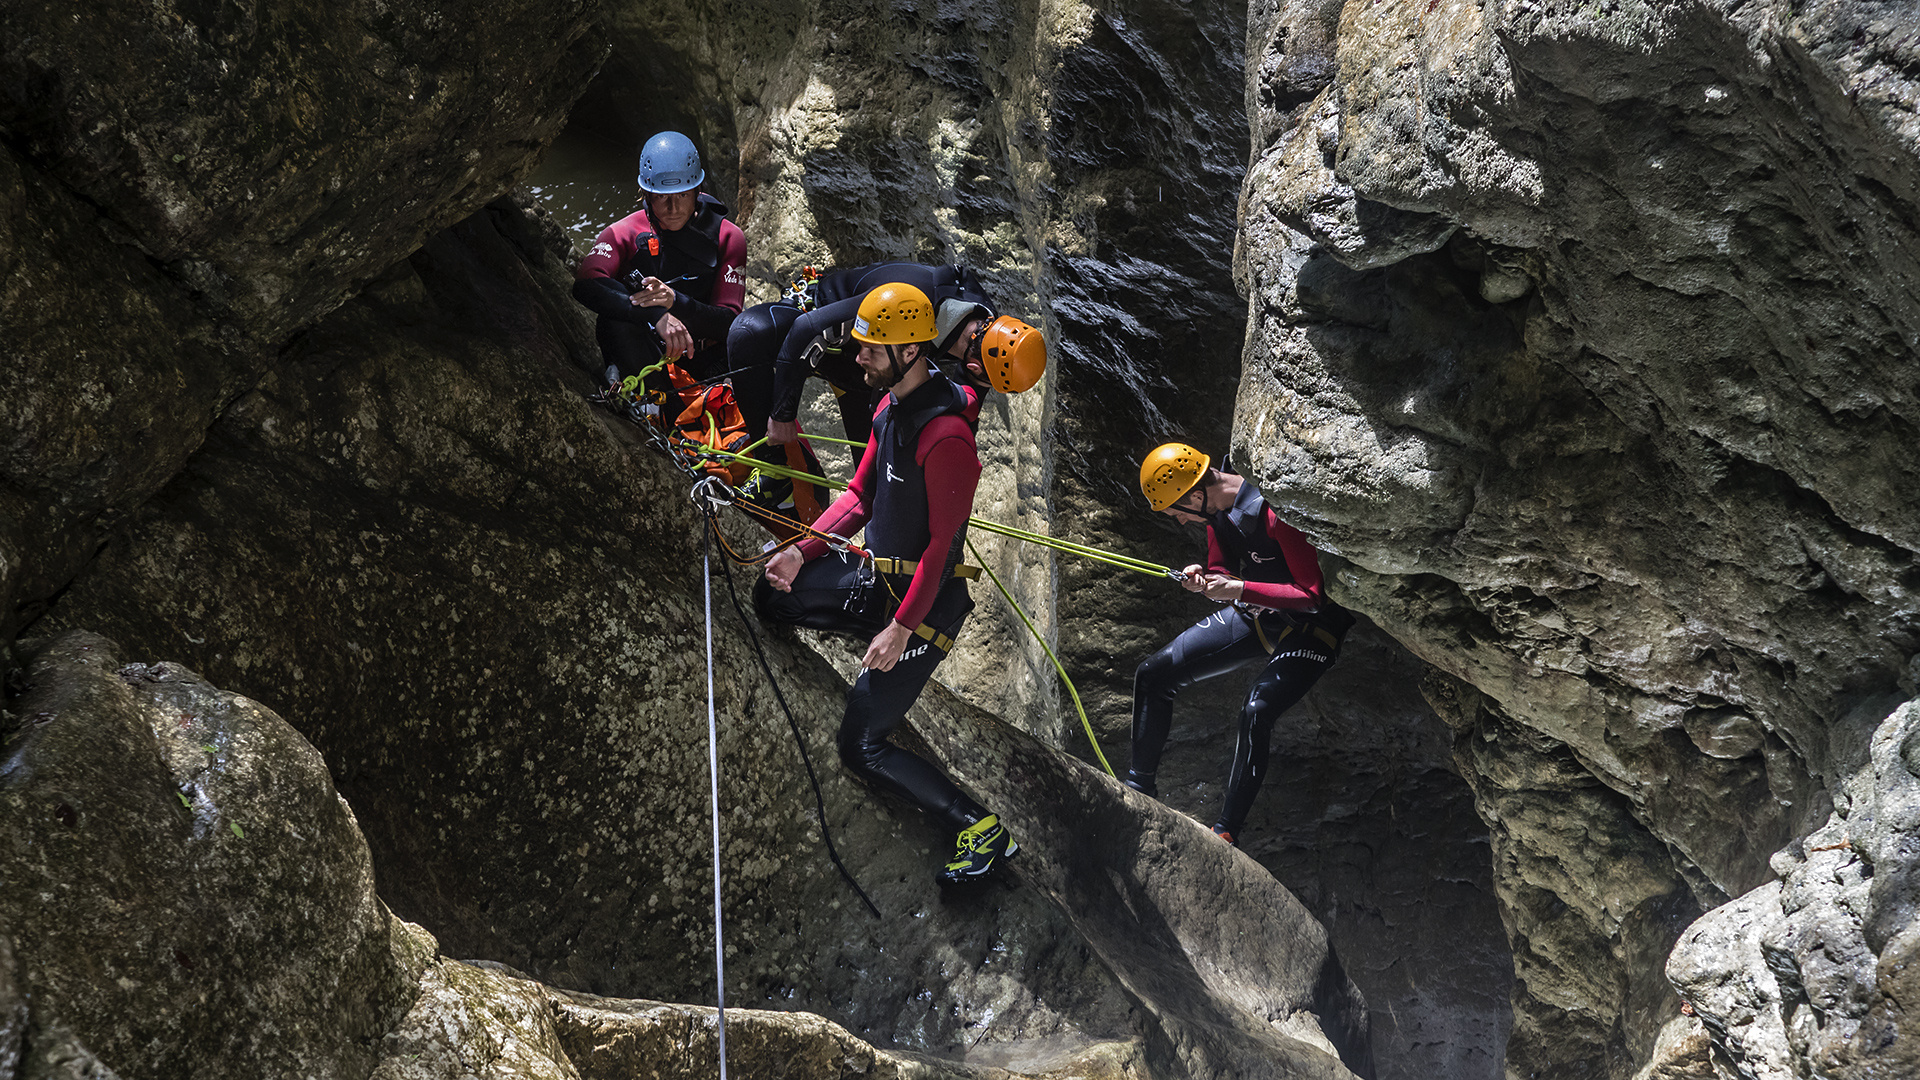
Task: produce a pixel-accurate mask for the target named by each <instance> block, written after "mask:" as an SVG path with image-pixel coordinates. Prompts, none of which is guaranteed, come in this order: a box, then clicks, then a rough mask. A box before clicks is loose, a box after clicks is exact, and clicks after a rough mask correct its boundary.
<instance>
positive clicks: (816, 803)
mask: <svg viewBox="0 0 1920 1080" xmlns="http://www.w3.org/2000/svg"><path fill="white" fill-rule="evenodd" d="M701 512H702V513H704V514H705V515H706V518H707V532H708V536H707V543H709V544H711V543H712V542H713V534H714V533H717V532H719V530H720V522H719V520H718V519H717V518H716V517H715V515H714V512H713V508H712V507H710V506H706V505H702V507H701ZM720 576H721V577H723V578H725V579H726V582H727V599H729V600H731V601H733V610H734V611H735V612H736V613H737V614H738V615H739V616H740V624H741V625H742V626H745V627H746V628H747V640H749V641H751V642H753V655H754V656H755V658H757V659H758V660H759V661H760V671H761V672H762V673H763V674H764V675H766V677H767V685H768V686H771V687H773V696H774V700H776V701H778V702H779V703H780V711H781V712H783V713H785V714H786V716H787V729H788V730H789V731H792V732H793V744H794V745H795V746H797V747H799V748H800V763H801V764H803V765H805V766H806V767H807V782H808V783H810V784H812V785H813V808H814V811H815V812H816V813H817V814H819V815H820V838H821V839H822V840H824V841H826V845H827V858H829V859H832V860H833V867H834V869H836V870H838V871H840V876H841V877H842V878H845V879H846V882H847V885H848V887H849V888H851V889H852V890H853V891H854V892H855V893H857V894H858V895H859V897H860V899H861V901H862V902H863V903H865V904H866V905H867V910H868V911H871V912H873V917H874V918H876V919H878V918H880V909H879V908H877V907H875V906H873V900H872V899H871V898H870V897H868V896H867V891H866V890H865V889H862V888H861V887H860V883H859V882H857V881H855V880H854V879H853V874H852V872H851V871H849V870H848V869H847V864H846V863H843V862H841V861H840V852H838V851H837V850H835V849H834V846H833V833H832V832H831V831H830V830H829V829H828V828H827V800H826V797H825V796H824V795H822V794H821V793H820V777H819V776H818V775H816V774H815V773H814V771H813V758H812V757H810V756H809V755H808V754H807V740H806V739H805V738H804V737H803V736H802V735H801V734H800V724H799V722H798V721H796V720H794V718H793V710H792V709H791V708H789V707H788V706H787V695H785V694H783V693H781V692H780V684H779V683H778V682H777V681H775V680H774V677H773V666H772V665H771V664H768V663H767V652H766V650H765V649H764V648H762V647H761V645H760V632H759V631H757V630H755V629H754V628H753V620H752V619H749V618H748V617H747V609H746V608H745V607H743V606H741V604H740V593H739V590H737V589H735V588H734V585H733V567H732V566H730V565H728V560H726V559H721V560H720Z"/></svg>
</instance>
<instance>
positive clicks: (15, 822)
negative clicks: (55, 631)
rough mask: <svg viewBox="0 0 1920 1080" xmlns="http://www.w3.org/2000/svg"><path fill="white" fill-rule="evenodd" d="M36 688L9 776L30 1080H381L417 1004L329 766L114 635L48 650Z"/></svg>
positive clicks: (12, 924) (75, 637) (9, 877)
mask: <svg viewBox="0 0 1920 1080" xmlns="http://www.w3.org/2000/svg"><path fill="white" fill-rule="evenodd" d="M27 678H28V680H29V682H30V683H31V689H30V690H28V691H27V692H26V694H25V695H24V696H23V697H21V698H20V699H19V700H18V702H17V706H18V713H17V715H18V716H19V719H20V726H19V729H18V730H17V731H15V732H14V733H13V734H12V735H11V737H10V738H8V740H7V743H6V748H5V754H6V757H5V771H4V774H0V806H3V808H4V812H3V813H0V823H4V824H0V853H3V855H0V857H4V860H5V863H4V873H0V924H4V925H5V926H6V927H8V934H9V936H10V937H11V939H12V946H13V949H12V952H13V955H12V961H13V962H12V964H11V965H6V967H10V968H11V980H12V981H13V983H14V984H15V985H16V986H17V987H18V988H19V989H18V990H17V991H16V993H17V994H18V995H19V998H16V999H15V1000H16V1001H18V1000H20V999H21V998H24V1000H25V1002H26V1004H25V1005H24V1006H22V1005H18V1004H16V1005H14V1006H12V1007H11V1009H10V1013H11V1016H12V1019H11V1020H10V1021H9V1025H8V1027H9V1029H10V1030H12V1031H13V1032H14V1035H13V1036H12V1039H13V1043H14V1047H15V1050H14V1054H15V1055H16V1056H17V1054H18V1053H19V1048H20V1046H21V1041H22V1040H21V1038H20V1036H19V1034H18V1031H19V1028H18V1025H19V1023H20V1021H21V1019H22V1013H24V1014H25V1019H26V1022H27V1024H28V1027H27V1031H28V1034H27V1035H26V1037H25V1039H24V1043H25V1049H26V1051H27V1053H28V1058H27V1060H26V1061H25V1063H24V1074H23V1075H25V1076H29V1077H38V1076H42V1075H51V1076H67V1075H74V1076H83V1075H98V1074H99V1073H98V1070H99V1068H100V1067H105V1068H109V1069H111V1070H112V1071H113V1072H114V1073H116V1074H118V1075H122V1076H156V1077H158V1076H199V1077H258V1076H262V1075H282V1074H292V1075H323V1076H329V1075H331V1076H341V1075H364V1074H366V1073H367V1072H369V1071H371V1069H372V1068H373V1064H374V1055H373V1053H372V1051H371V1047H372V1046H373V1044H374V1043H376V1042H377V1041H378V1039H379V1038H380V1036H381V1035H382V1034H383V1033H384V1032H385V1031H386V1030H387V1029H388V1028H390V1027H391V1026H392V1025H393V1024H394V1022H395V1021H396V1020H397V1019H398V1018H399V1017H400V1015H401V1014H402V1013H403V1012H404V1011H405V1010H406V1008H407V1006H408V1005H409V1004H410V1003H411V1002H412V999H413V996H414V992H415V989H414V985H413V980H412V979H411V978H410V977H409V973H408V972H407V971H406V970H405V967H404V965H403V964H402V963H401V962H400V961H399V959H398V958H397V957H396V950H395V943H394V940H393V936H392V931H391V927H390V925H389V922H390V920H389V916H388V914H387V911H386V908H385V906H384V905H382V904H381V903H380V901H379V899H378V898H377V897H376V896H375V895H374V889H373V863H372V860H371V859H370V858H369V857H368V853H367V848H366V844H365V842H364V841H363V840H362V839H361V836H360V830H359V827H358V826H357V824H356V823H355V821H354V817H353V813H352V811H350V810H349V809H348V808H347V805H346V803H345V802H344V801H342V800H341V798H340V797H339V796H338V795H337V794H336V793H335V791H334V788H333V783H332V781H331V779H330V778H329V777H328V775H327V768H326V764H325V762H323V761H322V760H321V759H320V755H319V754H317V753H315V752H314V749H313V747H312V746H310V745H309V744H308V743H307V742H306V740H305V739H302V738H301V737H300V736H299V734H298V733H296V732H295V731H294V730H293V728H292V727H290V726H289V725H288V724H287V723H286V722H285V721H283V720H281V719H280V718H279V717H278V716H276V715H275V714H274V713H272V712H271V711H269V710H267V709H265V708H262V707H261V706H260V705H259V704H257V703H256V702H254V701H251V700H249V699H247V698H244V697H241V696H239V695H237V694H233V693H230V692H227V691H223V690H219V689H216V688H215V687H213V686H211V685H209V684H208V683H207V682H205V681H204V680H202V679H200V678H199V677H198V676H196V675H194V674H193V673H192V672H191V671H188V670H187V669H185V668H182V667H180V666H178V665H175V664H168V663H160V664H142V663H127V662H125V661H124V660H123V658H122V656H121V654H120V653H119V651H118V650H117V649H116V648H115V646H114V645H113V644H112V643H111V642H109V641H107V640H106V639H104V638H101V637H98V636H95V635H90V634H86V633H70V634H65V635H62V636H60V637H59V638H58V639H57V640H54V641H51V642H48V643H46V644H45V645H44V647H42V648H40V649H39V650H38V651H37V654H36V655H35V656H34V657H33V660H32V666H31V668H30V670H29V673H28V675H27ZM0 970H3V968H0ZM42 1033H48V1034H52V1035H54V1037H53V1038H47V1037H46V1035H45V1034H42ZM95 1056H97V1059H98V1063H99V1064H98V1065H88V1066H85V1067H84V1068H83V1067H82V1066H81V1065H80V1064H79V1062H81V1061H83V1060H87V1059H89V1058H92V1057H95ZM0 1057H3V1055H0ZM16 1067H17V1066H16ZM88 1069H92V1070H93V1072H91V1073H90V1072H88V1071H87V1070H88ZM62 1070H64V1071H62ZM5 1075H8V1076H12V1075H14V1073H13V1072H12V1071H11V1070H9V1071H7V1072H6V1073H5Z"/></svg>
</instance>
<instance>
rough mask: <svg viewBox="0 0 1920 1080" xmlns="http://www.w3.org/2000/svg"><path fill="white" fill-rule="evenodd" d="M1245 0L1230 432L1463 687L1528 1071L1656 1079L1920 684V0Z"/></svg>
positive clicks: (1365, 598) (1401, 626)
mask: <svg viewBox="0 0 1920 1080" xmlns="http://www.w3.org/2000/svg"><path fill="white" fill-rule="evenodd" d="M1335 8H1337V12H1336V11H1335ZM1256 9H1258V10H1256V13H1255V14H1254V15H1253V16H1252V18H1251V20H1250V21H1251V23H1252V24H1253V25H1254V27H1255V33H1254V34H1253V36H1252V40H1253V41H1255V42H1256V49H1257V51H1258V53H1259V55H1254V56H1250V57H1249V62H1248V100H1249V103H1250V109H1252V110H1253V112H1254V114H1255V115H1254V116H1252V117H1251V118H1250V119H1251V127H1252V130H1253V133H1254V138H1255V146H1254V164H1253V166H1252V167H1251V168H1250V170H1249V173H1248V180H1247V185H1246V188H1245V190H1244V201H1243V217H1244V222H1245V231H1244V232H1243V234H1242V237H1241V244H1240V248H1239V253H1238V266H1239V273H1240V282H1241V284H1242V286H1243V288H1244V290H1245V292H1246V294H1247V296H1248V299H1249V317H1250V324H1249V326H1250V335H1251V336H1250V340H1249V344H1248V351H1247V361H1246V365H1245V370H1244V373H1243V381H1242V385H1241V393H1240V399H1239V405H1238V409H1237V413H1236V435H1235V445H1236V448H1237V449H1238V451H1239V452H1240V453H1241V454H1242V455H1243V456H1244V458H1245V464H1247V465H1248V466H1250V471H1251V472H1252V473H1253V474H1254V475H1256V476H1257V478H1258V479H1259V481H1260V482H1261V484H1262V487H1263V489H1264V490H1266V491H1268V492H1269V494H1271V495H1273V496H1274V497H1275V498H1276V499H1278V500H1279V501H1281V502H1282V503H1284V504H1285V505H1286V506H1287V507H1288V509H1289V510H1290V511H1291V512H1292V513H1293V514H1294V516H1295V517H1294V520H1295V521H1296V523H1297V524H1300V525H1301V526H1302V527H1303V528H1305V529H1306V530H1307V531H1308V532H1309V533H1310V534H1311V535H1312V536H1314V537H1315V538H1316V540H1318V541H1320V542H1321V543H1322V544H1323V545H1324V549H1325V550H1329V551H1331V552H1335V553H1337V554H1338V556H1340V558H1341V560H1343V564H1342V565H1341V566H1340V568H1339V573H1338V574H1337V577H1338V580H1339V583H1340V595H1341V596H1342V598H1343V599H1344V600H1346V601H1347V602H1349V603H1350V604H1352V605H1353V606H1356V607H1358V608H1360V609H1362V610H1364V611H1366V612H1367V613H1368V614H1369V615H1371V616H1372V617H1373V618H1374V619H1375V620H1376V621H1377V622H1378V623H1379V624H1380V626H1381V627H1382V628H1383V629H1385V630H1387V631H1388V632H1389V633H1391V634H1392V635H1393V636H1394V637H1396V638H1397V639H1399V640H1400V641H1401V642H1404V643H1405V644H1406V645H1408V646H1409V647H1410V648H1411V649H1412V650H1413V651H1414V652H1415V653H1416V654H1417V655H1419V656H1421V657H1422V658H1424V659H1426V660H1428V661H1429V662H1431V663H1433V664H1434V665H1436V666H1437V667H1439V668H1441V669H1443V670H1444V671H1445V672H1446V673H1447V674H1448V675H1449V676H1451V679H1450V680H1442V681H1441V682H1439V683H1437V684H1436V691H1435V692H1436V694H1437V695H1438V697H1437V699H1436V704H1439V705H1441V706H1442V712H1443V714H1449V719H1450V720H1451V721H1452V722H1454V723H1455V724H1456V730H1458V731H1459V732H1460V733H1461V735H1462V738H1463V741H1462V742H1461V744H1460V746H1459V747H1458V751H1457V757H1458V759H1459V761H1460V763H1461V769H1462V772H1463V774H1464V775H1466V776H1467V778H1468V781H1469V783H1470V784H1471V785H1472V786H1473V787H1474V790H1475V792H1476V797H1477V800H1478V803H1479V806H1480V808H1481V812H1482V814H1483V816H1485V817H1486V818H1487V819H1488V821H1489V822H1490V823H1491V824H1492V826H1493V829H1494V838H1495V849H1496V854H1497V856H1498V857H1497V859H1496V863H1495V867H1496V873H1497V875H1498V876H1499V878H1500V879H1501V886H1500V887H1501V889H1502V892H1503V903H1504V907H1505V917H1506V921H1507V923H1508V927H1509V933H1510V936H1511V937H1512V938H1513V941H1514V945H1515V957H1516V961H1515V962H1516V967H1517V975H1518V976H1519V981H1518V982H1517V983H1516V990H1515V1005H1516V1010H1517V1012H1518V1014H1519V1015H1518V1016H1517V1018H1516V1034H1515V1039H1514V1047H1513V1050H1512V1052H1511V1054H1510V1057H1509V1069H1510V1070H1518V1071H1520V1072H1528V1071H1540V1072H1544V1073H1551V1074H1555V1075H1571V1074H1577V1073H1579V1072H1581V1071H1582V1070H1584V1071H1585V1072H1588V1073H1591V1074H1593V1075H1613V1076H1625V1075H1631V1074H1632V1073H1633V1071H1634V1070H1636V1069H1638V1068H1639V1067H1640V1066H1641V1065H1642V1064H1644V1063H1645V1062H1646V1061H1647V1059H1648V1055H1649V1054H1650V1053H1651V1052H1652V1050H1653V1047H1654V1044H1655V1042H1656V1041H1657V1040H1659V1039H1660V1038H1661V1032H1662V1031H1663V1030H1667V1029H1668V1028H1669V1027H1670V1026H1671V1022H1673V1021H1677V1020H1678V1017H1677V1015H1676V1014H1675V1012H1674V1005H1675V1000H1674V998H1673V997H1672V996H1671V995H1670V994H1667V993H1664V992H1663V991H1662V990H1661V988H1660V986H1659V982H1658V979H1657V977H1656V972H1657V970H1658V967H1659V963H1658V960H1659V958H1660V957H1661V956H1663V955H1664V952H1665V950H1666V944H1663V943H1662V941H1661V939H1662V937H1665V939H1666V942H1667V943H1670V942H1671V941H1672V940H1673V939H1674V938H1675V937H1677V934H1678V931H1679V929H1680V928H1681V927H1682V926H1684V924H1685V922H1686V920H1687V919H1688V917H1689V912H1692V911H1699V910H1705V909H1707V908H1711V907H1714V906H1716V905H1718V904H1721V903H1724V902H1726V901H1727V900H1728V899H1729V898H1730V897H1735V896H1740V895H1742V894H1748V893H1750V891H1751V890H1754V889H1755V888H1757V887H1760V886H1761V885H1762V884H1763V883H1764V882H1765V881H1766V880H1767V879H1768V878H1769V877H1770V876H1771V873H1772V872H1771V871H1770V870H1769V868H1768V858H1769V856H1770V855H1771V854H1772V853H1773V852H1775V851H1776V850H1778V849H1780V848H1781V847H1782V846H1783V845H1787V844H1789V842H1790V841H1793V840H1794V839H1795V838H1796V837H1798V836H1802V835H1804V834H1805V833H1806V832H1808V831H1809V830H1812V829H1815V828H1817V827H1819V826H1820V825H1821V823H1822V822H1823V821H1825V819H1826V817H1827V814H1828V813H1829V810H1830V808H1831V805H1832V800H1833V799H1835V798H1837V797H1838V796H1837V795H1836V794H1835V793H1837V792H1838V790H1839V785H1840V783H1841V781H1842V779H1843V778H1844V777H1845V776H1846V775H1848V773H1849V771H1850V770H1851V769H1852V768H1853V767H1854V766H1853V764H1852V759H1850V758H1849V756H1848V753H1847V752H1846V751H1845V750H1844V747H1841V746H1837V744H1836V740H1835V737H1834V734H1833V731H1834V728H1835V726H1836V725H1837V724H1838V721H1837V720H1836V719H1835V718H1836V717H1842V716H1845V715H1848V714H1849V713H1850V712H1851V711H1852V710H1854V709H1855V708H1857V707H1860V706H1861V705H1862V703H1865V702H1872V703H1878V702H1880V701H1881V700H1883V698H1884V697H1885V695H1887V694H1890V693H1896V692H1900V691H1902V690H1904V691H1905V692H1907V693H1911V692H1912V690H1913V669H1912V660H1913V657H1914V656H1915V654H1916V652H1920V628H1917V619H1920V612H1917V611H1916V607H1915V602H1914V593H1913V586H1914V581H1915V577H1914V573H1915V571H1914V552H1915V549H1916V546H1917V545H1916V540H1920V518H1917V517H1916V516H1915V513H1914V505H1915V504H1914V502H1913V500H1912V499H1911V498H1910V497H1909V496H1908V495H1907V494H1905V493H1906V492H1908V491H1910V490H1911V489H1912V486H1913V472H1914V469H1915V464H1914V459H1913V456H1912V454H1911V453H1910V450H1909V448H1910V447H1911V446H1912V445H1915V443H1916V441H1920V440H1916V432H1915V420H1916V409H1917V408H1920V402H1917V401H1916V391H1915V388H1914V386H1913V385H1912V378H1911V374H1912V358H1913V355H1914V351H1915V349H1916V348H1917V347H1920V293H1917V292H1916V291H1915V287H1914V282H1915V281H1916V280H1920V277H1917V276H1916V275H1917V272H1920V232H1917V231H1916V225H1915V222H1916V220H1920V217H1916V207H1920V162H1917V161H1916V152H1920V126H1917V125H1916V120H1915V117H1916V101H1920V93H1916V82H1915V80H1914V78H1913V76H1912V74H1911V73H1912V71H1913V63H1914V59H1915V56H1916V54H1915V51H1914V50H1915V47H1916V46H1915V42H1914V39H1913V38H1912V35H1911V33H1910V27H1911V23H1912V18H1911V16H1912V10H1911V5H1902V4H1876V3H1836V4H1823V5H1815V6H1812V7H1792V6H1789V5H1781V4H1761V5H1736V4H1718V3H1716V4H1706V5H1696V6H1692V7H1686V8H1675V7H1670V6H1658V5H1655V6H1630V7H1627V8H1622V9H1618V10H1614V9H1599V8H1593V7H1592V6H1585V7H1582V6H1580V5H1575V4H1557V3H1547V4H1544V5H1543V4H1528V5H1482V6H1476V5H1466V4H1448V3H1441V4H1433V3H1427V2H1424V0H1423V2H1414V0H1408V2H1405V3H1380V4H1367V5H1345V6H1338V5H1334V6H1332V7H1330V6H1328V5H1324V4H1316V3H1307V2H1300V3H1275V4H1259V5H1256ZM1468 699H1471V700H1468ZM1842 742H1844V740H1842ZM1598 836H1605V837H1608V838H1609V839H1608V840H1607V841H1606V844H1605V845H1603V848H1605V850H1602V849H1601V848H1595V847H1594V846H1593V845H1594V841H1593V840H1592V838H1593V837H1598ZM1602 855H1604V857H1600V856H1602ZM1601 898H1612V899H1608V900H1607V901H1605V902H1604V903H1602V901H1601ZM1596 905H1598V906H1596ZM1853 974H1854V975H1855V976H1859V977H1862V978H1864V979H1865V980H1866V981H1865V982H1864V983H1863V984H1862V988H1861V989H1862V992H1866V991H1867V989H1868V988H1870V987H1871V985H1872V983H1873V981H1872V978H1871V977H1870V976H1869V975H1868V972H1867V969H1864V968H1855V969H1854V971H1853ZM1881 978H1885V976H1884V975H1882V976H1881ZM1569 1024H1571V1025H1572V1027H1573V1028H1579V1029H1582V1030H1584V1031H1585V1034H1578V1033H1576V1032H1574V1031H1573V1030H1572V1029H1571V1028H1569V1027H1568V1025H1569ZM1683 1026H1684V1025H1683ZM1672 1030H1673V1032H1674V1033H1675V1034H1674V1036H1673V1038H1674V1039H1679V1040H1680V1041H1683V1042H1684V1041H1686V1039H1684V1038H1682V1034H1683V1033H1681V1032H1680V1029H1679V1028H1673V1029H1672ZM1553 1031H1560V1032H1562V1033H1563V1035H1564V1036H1565V1037H1560V1036H1554V1035H1552V1034H1551V1033H1552V1032H1553ZM1529 1032H1532V1033H1533V1034H1528V1033H1529ZM1670 1041H1671V1040H1670Z"/></svg>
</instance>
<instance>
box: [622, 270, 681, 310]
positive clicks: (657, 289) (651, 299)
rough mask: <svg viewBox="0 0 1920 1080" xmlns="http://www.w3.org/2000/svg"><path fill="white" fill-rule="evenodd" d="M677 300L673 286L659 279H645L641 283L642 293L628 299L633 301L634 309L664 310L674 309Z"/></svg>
mask: <svg viewBox="0 0 1920 1080" xmlns="http://www.w3.org/2000/svg"><path fill="white" fill-rule="evenodd" d="M677 298H678V297H677V296H676V295H675V293H674V291H673V286H671V285H669V284H667V283H666V282H664V281H661V280H660V279H659V278H657V277H649V278H645V279H643V280H642V281H641V282H640V291H639V292H637V293H634V294H633V295H631V296H629V297H627V299H629V300H631V301H633V306H634V307H664V308H670V307H672V306H673V302H674V300H676V299H677Z"/></svg>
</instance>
